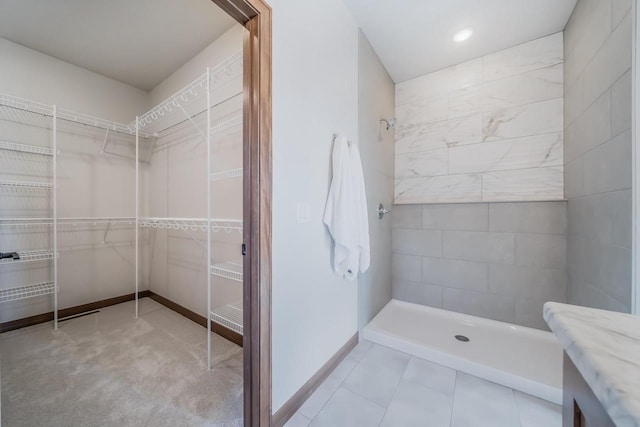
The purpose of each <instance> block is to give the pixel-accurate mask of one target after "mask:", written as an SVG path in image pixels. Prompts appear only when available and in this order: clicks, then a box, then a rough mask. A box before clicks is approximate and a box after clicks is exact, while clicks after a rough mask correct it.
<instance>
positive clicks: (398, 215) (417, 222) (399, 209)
mask: <svg viewBox="0 0 640 427" xmlns="http://www.w3.org/2000/svg"><path fill="white" fill-rule="evenodd" d="M421 227H422V205H396V206H394V207H393V212H392V215H391V228H413V229H417V228H421Z"/></svg>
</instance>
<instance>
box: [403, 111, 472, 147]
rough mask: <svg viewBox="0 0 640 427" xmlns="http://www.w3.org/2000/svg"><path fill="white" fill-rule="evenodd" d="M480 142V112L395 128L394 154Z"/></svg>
mask: <svg viewBox="0 0 640 427" xmlns="http://www.w3.org/2000/svg"><path fill="white" fill-rule="evenodd" d="M479 142H482V114H474V115H470V116H466V117H459V118H456V119H452V120H445V121H441V122H437V123H430V124H427V125H424V126H417V127H412V128H408V129H403V130H400V129H398V130H396V146H395V150H396V154H406V153H417V152H421V151H429V150H437V149H443V148H448V147H456V146H460V145H466V144H477V143H479Z"/></svg>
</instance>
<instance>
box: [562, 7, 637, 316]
mask: <svg viewBox="0 0 640 427" xmlns="http://www.w3.org/2000/svg"><path fill="white" fill-rule="evenodd" d="M631 5H632V0H579V1H578V4H577V6H576V8H575V10H574V12H573V14H572V16H571V18H570V19H569V22H568V24H567V27H566V29H565V36H564V37H565V40H564V44H565V56H566V58H565V81H566V86H565V100H566V103H565V145H564V159H565V162H566V164H565V184H566V189H565V192H566V196H567V199H568V218H569V237H568V253H569V256H568V261H567V262H568V268H567V270H568V275H569V279H568V280H569V281H568V283H569V285H568V287H569V302H571V303H572V304H579V305H586V306H591V307H596V308H602V309H607V310H617V311H625V312H628V311H630V310H631V259H632V256H631V235H632V231H631V216H632V211H631V184H632V165H631V149H632V144H631V141H632V140H631V105H632V103H631V51H632V39H633V29H632V22H633V21H632V14H633V12H632V10H631Z"/></svg>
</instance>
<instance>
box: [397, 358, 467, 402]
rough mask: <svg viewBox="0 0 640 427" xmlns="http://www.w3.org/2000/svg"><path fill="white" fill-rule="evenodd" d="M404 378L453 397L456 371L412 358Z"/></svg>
mask: <svg viewBox="0 0 640 427" xmlns="http://www.w3.org/2000/svg"><path fill="white" fill-rule="evenodd" d="M402 378H403V379H405V380H407V381H411V382H414V383H416V384H420V385H422V386H425V387H428V388H430V389H433V390H438V391H440V392H442V393H444V394H446V395H450V396H453V389H454V387H455V384H456V371H455V369H451V368H447V367H446V366H442V365H438V364H437V363H433V362H429V361H428V360H424V359H420V358H418V357H412V358H411V360H409V364H408V365H407V370H406V371H405V372H404V375H403V377H402Z"/></svg>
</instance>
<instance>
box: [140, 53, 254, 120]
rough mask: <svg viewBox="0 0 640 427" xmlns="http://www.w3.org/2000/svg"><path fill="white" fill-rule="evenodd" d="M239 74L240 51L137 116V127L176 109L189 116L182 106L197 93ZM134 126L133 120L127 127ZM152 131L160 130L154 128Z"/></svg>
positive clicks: (229, 80)
mask: <svg viewBox="0 0 640 427" xmlns="http://www.w3.org/2000/svg"><path fill="white" fill-rule="evenodd" d="M240 76H242V52H238V53H236V54H234V55H232V56H231V57H229V58H228V59H226V60H225V61H223V62H222V63H220V64H219V65H217V66H216V67H214V68H211V69H210V70H209V71H208V72H207V73H205V74H203V75H201V76H200V77H198V78H197V79H195V80H194V81H193V82H191V83H190V84H188V85H187V86H185V87H184V88H182V89H181V90H179V91H178V92H176V93H175V94H173V95H171V96H170V97H169V98H167V99H165V100H164V101H162V102H161V103H159V104H158V105H156V106H155V107H154V108H152V109H151V110H149V111H147V112H146V113H144V114H143V115H141V116H140V117H138V126H139V128H140V129H145V128H151V127H152V126H153V125H154V124H156V123H157V122H159V121H161V120H162V119H163V118H165V117H166V116H168V115H169V114H171V113H172V112H174V111H176V110H177V111H183V112H184V113H185V114H187V116H189V117H190V115H189V114H188V113H187V112H186V111H185V110H184V108H185V107H186V106H187V105H189V104H191V103H192V102H193V101H194V100H196V99H197V98H198V95H199V94H202V93H205V92H211V91H214V90H216V89H219V88H220V87H222V86H224V85H226V84H228V83H229V82H231V81H233V80H234V79H235V78H237V77H240ZM207 80H208V81H207ZM207 89H208V90H207ZM135 126H136V122H135V121H133V122H131V123H130V124H129V127H133V128H135ZM154 132H162V131H161V130H155V131H154Z"/></svg>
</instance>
